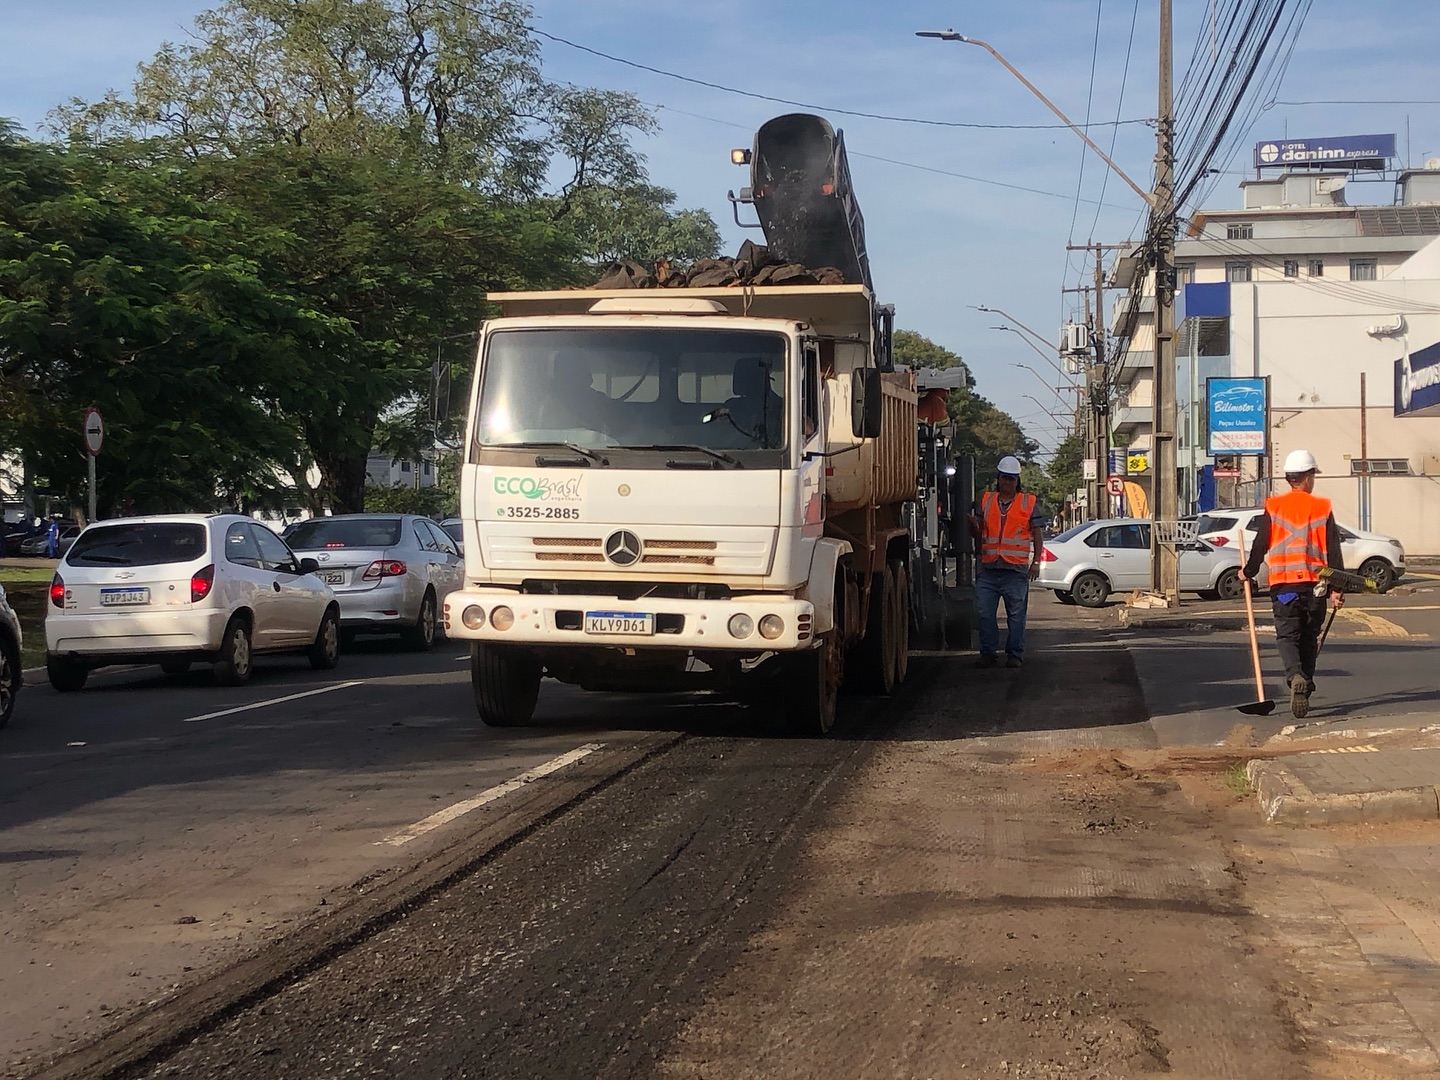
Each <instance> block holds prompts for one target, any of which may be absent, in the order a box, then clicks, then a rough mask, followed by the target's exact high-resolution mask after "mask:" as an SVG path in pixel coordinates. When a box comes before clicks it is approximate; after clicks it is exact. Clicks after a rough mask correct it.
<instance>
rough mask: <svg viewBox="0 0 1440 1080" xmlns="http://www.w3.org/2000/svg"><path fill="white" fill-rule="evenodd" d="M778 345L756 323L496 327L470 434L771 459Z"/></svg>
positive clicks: (781, 421) (781, 344)
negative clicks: (750, 327)
mask: <svg viewBox="0 0 1440 1080" xmlns="http://www.w3.org/2000/svg"><path fill="white" fill-rule="evenodd" d="M785 351H786V339H785V338H784V337H783V336H782V335H780V334H772V333H765V332H761V331H742V330H707V329H694V330H681V329H655V330H646V329H590V328H586V329H556V330H503V331H499V332H497V333H494V334H491V335H490V337H489V339H488V344H487V347H486V352H485V357H484V375H483V379H482V384H481V387H480V403H481V407H480V413H479V419H478V421H477V427H476V443H477V445H480V446H492V447H499V446H530V445H548V446H556V445H560V444H569V445H571V446H575V447H585V448H587V449H592V450H620V449H624V448H631V449H635V450H641V449H645V448H651V447H653V448H667V449H668V451H669V456H671V457H674V456H675V454H676V453H678V449H677V448H680V447H703V448H709V449H712V450H723V451H728V452H731V453H733V454H735V455H736V456H737V457H739V458H741V459H744V458H745V457H746V454H745V453H744V452H745V451H764V452H766V453H764V455H763V457H764V458H765V459H776V458H777V455H776V454H775V451H778V450H782V449H783V448H784V447H785V426H786V425H785V412H786V410H785ZM749 463H751V464H761V461H759V460H756V459H754V458H751V459H750V462H749ZM767 463H768V462H767ZM775 464H779V461H778V459H777V460H776V461H775Z"/></svg>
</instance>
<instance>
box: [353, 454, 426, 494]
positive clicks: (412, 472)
mask: <svg viewBox="0 0 1440 1080" xmlns="http://www.w3.org/2000/svg"><path fill="white" fill-rule="evenodd" d="M365 483H367V484H373V485H375V486H376V487H385V488H389V487H407V488H428V487H434V486H435V462H434V461H433V460H432V459H430V458H428V457H426V458H422V459H421V460H420V461H411V460H410V459H409V458H393V457H391V456H390V455H389V454H377V453H371V454H370V455H369V456H368V457H366V459H365Z"/></svg>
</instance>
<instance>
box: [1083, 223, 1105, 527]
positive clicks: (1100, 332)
mask: <svg viewBox="0 0 1440 1080" xmlns="http://www.w3.org/2000/svg"><path fill="white" fill-rule="evenodd" d="M1103 252H1104V247H1103V246H1102V245H1100V244H1096V245H1095V325H1094V327H1092V328H1091V330H1092V341H1093V342H1094V344H1095V364H1094V366H1093V367H1091V369H1090V378H1089V380H1088V382H1089V385H1090V416H1091V423H1093V424H1094V425H1095V461H1096V466H1097V467H1096V470H1095V471H1096V473H1097V474H1098V477H1099V482H1098V483H1097V484H1096V485H1095V492H1096V495H1095V497H1096V499H1097V500H1099V501H1097V502H1096V504H1095V506H1096V510H1097V513H1096V516H1097V517H1106V518H1108V517H1110V516H1111V514H1110V496H1109V494H1108V493H1107V492H1106V490H1105V481H1106V480H1108V479H1109V477H1110V370H1109V367H1108V365H1107V364H1106V362H1105V271H1104V267H1103V266H1102V265H1101V258H1102V255H1103ZM1102 509H1103V510H1104V513H1099V512H1098V511H1100V510H1102Z"/></svg>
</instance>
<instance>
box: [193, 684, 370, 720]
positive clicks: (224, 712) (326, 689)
mask: <svg viewBox="0 0 1440 1080" xmlns="http://www.w3.org/2000/svg"><path fill="white" fill-rule="evenodd" d="M364 681H365V680H364V679H351V680H350V681H349V682H342V683H334V684H332V685H330V686H322V687H320V689H318V690H306V691H305V692H304V693H302V694H287V695H286V696H285V697H277V698H270V699H268V700H267V701H252V702H251V703H250V704H249V705H237V706H235V708H233V709H221V710H220V711H219V712H207V713H204V714H202V715H200V716H187V717H186V718H185V719H184V720H182V721H181V723H182V724H198V723H199V722H200V721H201V720H215V719H218V718H219V717H221V716H234V715H235V714H236V713H242V712H249V711H250V710H251V709H263V708H265V707H266V706H267V705H283V704H284V703H285V702H287V701H299V700H300V699H301V698H307V697H314V696H315V695H316V694H332V693H334V692H335V691H336V690H345V689H347V688H349V687H351V686H359V685H360V684H361V683H363V682H364Z"/></svg>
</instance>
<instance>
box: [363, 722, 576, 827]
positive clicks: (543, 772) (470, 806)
mask: <svg viewBox="0 0 1440 1080" xmlns="http://www.w3.org/2000/svg"><path fill="white" fill-rule="evenodd" d="M604 748H605V744H604V743H586V744H585V745H584V746H577V747H576V748H575V749H574V750H571V751H569V752H568V753H565V754H561V755H560V756H559V757H556V758H551V759H550V760H549V761H547V762H545V763H544V764H543V765H536V766H535V768H533V769H526V770H525V771H524V772H522V773H521V774H520V775H519V776H516V777H514V778H513V779H510V780H506V781H505V783H503V784H496V785H495V786H494V787H492V788H487V789H486V790H484V791H482V792H481V793H480V794H479V795H476V796H474V797H473V798H469V799H462V800H461V801H460V802H457V803H454V804H453V805H451V806H447V807H446V808H445V809H444V810H437V811H436V812H435V813H433V814H431V815H430V816H429V817H427V818H425V819H424V820H422V821H417V822H416V823H415V824H414V825H411V826H410V827H409V828H408V829H401V830H400V831H399V832H398V833H395V834H394V835H393V836H387V837H386V838H385V839H384V840H377V841H375V843H376V844H377V845H380V844H389V845H390V846H391V847H400V846H401V845H402V844H408V843H409V842H410V841H411V840H414V839H415V838H416V837H420V836H424V835H425V834H426V833H428V832H431V831H433V830H435V829H438V828H440V826H441V825H446V824H449V823H450V822H452V821H454V820H455V819H456V818H458V817H464V816H465V815H466V814H468V813H470V811H471V810H478V809H479V808H480V807H482V806H484V805H485V804H486V803H492V802H494V801H495V800H496V799H499V798H502V797H503V796H505V795H509V794H510V793H511V792H512V791H518V790H520V789H521V788H522V787H524V786H525V785H526V784H530V783H534V782H535V781H536V780H539V779H540V778H541V777H543V776H549V775H550V774H551V773H553V772H558V771H559V770H561V769H563V768H565V766H566V765H573V764H574V763H575V762H577V761H579V760H580V759H581V758H583V757H589V756H590V755H591V754H593V753H595V751H596V750H603V749H604Z"/></svg>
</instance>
